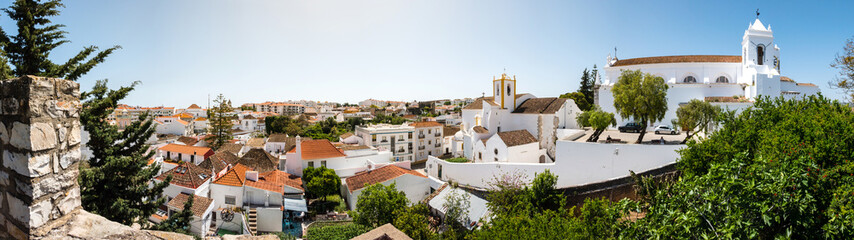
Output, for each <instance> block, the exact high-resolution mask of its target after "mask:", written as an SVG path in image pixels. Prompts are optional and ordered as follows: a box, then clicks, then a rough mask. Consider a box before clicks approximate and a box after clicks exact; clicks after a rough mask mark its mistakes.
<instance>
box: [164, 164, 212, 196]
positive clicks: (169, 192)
mask: <svg viewBox="0 0 854 240" xmlns="http://www.w3.org/2000/svg"><path fill="white" fill-rule="evenodd" d="M212 175H213V173H212V172H211V171H210V170H207V169H204V168H201V167H199V166H196V165H195V164H192V163H189V162H184V163H181V164H179V165H177V166H176V167H174V168H172V169H170V170H169V171H166V172H164V173H162V174H160V175H157V176H156V177H154V182H155V183H160V182H163V181H166V178H167V177H169V176H171V177H172V181H170V182H169V186H167V187H166V188H165V189H163V196H164V197H166V198H167V199H170V200H171V199H172V198H174V197H175V196H178V195H179V194H182V193H187V194H195V195H199V196H208V193H209V192H210V185H211V184H210V183H211V181H210V180H211V176H212Z"/></svg>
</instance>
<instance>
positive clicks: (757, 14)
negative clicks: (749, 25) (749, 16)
mask: <svg viewBox="0 0 854 240" xmlns="http://www.w3.org/2000/svg"><path fill="white" fill-rule="evenodd" d="M756 19H759V9H758V8H757V9H756Z"/></svg>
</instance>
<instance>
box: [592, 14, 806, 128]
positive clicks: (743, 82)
mask: <svg viewBox="0 0 854 240" xmlns="http://www.w3.org/2000/svg"><path fill="white" fill-rule="evenodd" d="M604 70H605V77H604V78H603V79H602V83H601V84H599V85H597V90H596V97H595V102H594V103H595V104H597V105H599V106H601V107H602V110H604V111H606V112H611V113H615V114H616V109H615V108H614V97H613V95H612V94H611V88H612V87H613V86H614V84H615V83H616V82H617V80H618V78H619V76H620V73H621V71H624V70H641V71H642V72H644V73H649V74H653V75H656V76H659V77H662V78H664V80H665V81H666V82H667V84H668V86H669V89H668V91H667V102H668V104H667V105H668V106H667V113H666V114H665V116H664V119H662V121H661V124H666V125H669V124H670V121H671V120H672V119H675V118H676V109H677V108H679V105H680V104H685V103H687V102H688V101H690V100H691V99H699V100H704V101H706V102H710V103H712V104H713V105H719V106H722V107H724V108H727V109H730V110H738V109H742V108H746V107H749V106H751V105H752V104H753V101H754V100H755V99H756V98H757V97H758V96H770V97H778V96H781V95H782V96H783V97H784V98H786V99H792V98H801V97H804V96H808V95H814V94H817V93H819V88H818V86H816V85H815V84H812V83H797V82H795V81H794V80H792V79H791V78H788V77H785V76H782V75H781V71H780V47H779V46H777V44H775V43H774V32H773V31H772V30H771V25H768V26H767V27H766V26H765V25H763V24H762V22H761V21H759V18H758V17H757V18H756V21H754V22H753V24H750V25H749V27H748V28H747V30H745V31H744V37H743V38H742V41H741V56H728V55H683V56H660V57H643V58H630V59H617V58H612V57H611V56H608V59H607V63H606V67H605V68H604ZM628 121H631V120H626V119H619V117H618V119H617V123H618V125H623V124H625V122H628ZM654 125H657V124H653V126H649V127H651V128H652V127H654Z"/></svg>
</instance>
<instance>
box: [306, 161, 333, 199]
mask: <svg viewBox="0 0 854 240" xmlns="http://www.w3.org/2000/svg"><path fill="white" fill-rule="evenodd" d="M303 182H304V183H305V190H306V192H308V193H310V194H311V196H313V197H317V198H321V199H322V200H323V201H326V196H329V195H332V194H336V193H337V192H338V190H339V189H341V178H339V177H338V175H337V174H335V170H332V169H328V168H326V166H320V167H318V168H314V167H307V168H305V169H303Z"/></svg>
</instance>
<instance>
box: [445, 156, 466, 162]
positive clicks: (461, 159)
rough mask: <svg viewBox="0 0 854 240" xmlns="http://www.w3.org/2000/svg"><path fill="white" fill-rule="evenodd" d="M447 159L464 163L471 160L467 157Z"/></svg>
mask: <svg viewBox="0 0 854 240" xmlns="http://www.w3.org/2000/svg"><path fill="white" fill-rule="evenodd" d="M445 161H448V162H453V163H464V162H468V161H469V160H468V159H466V158H462V157H458V158H449V159H445Z"/></svg>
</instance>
